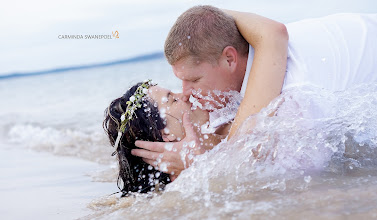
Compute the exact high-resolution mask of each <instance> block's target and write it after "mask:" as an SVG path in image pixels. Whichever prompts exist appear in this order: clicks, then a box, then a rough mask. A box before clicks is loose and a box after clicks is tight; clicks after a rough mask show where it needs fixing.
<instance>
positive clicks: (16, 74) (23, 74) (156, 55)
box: [0, 52, 164, 80]
mask: <svg viewBox="0 0 377 220" xmlns="http://www.w3.org/2000/svg"><path fill="white" fill-rule="evenodd" d="M163 57H164V53H163V52H154V53H149V54H144V55H139V56H135V57H131V58H127V59H121V60H116V61H110V62H102V63H94V64H85V65H76V66H69V67H61V68H53V69H47V70H40V71H32V72H13V73H8V74H5V75H0V80H2V79H9V78H17V77H28V76H38V75H45V74H56V73H64V72H68V71H73V70H82V69H91V68H96V67H105V66H113V65H119V64H125V63H133V62H141V61H146V60H154V59H161V58H163Z"/></svg>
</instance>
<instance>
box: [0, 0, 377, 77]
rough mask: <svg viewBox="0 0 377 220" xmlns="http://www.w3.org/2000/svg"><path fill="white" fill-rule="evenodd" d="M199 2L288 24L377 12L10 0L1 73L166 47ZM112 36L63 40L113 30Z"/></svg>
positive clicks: (149, 0)
mask: <svg viewBox="0 0 377 220" xmlns="http://www.w3.org/2000/svg"><path fill="white" fill-rule="evenodd" d="M198 4H211V5H214V6H217V7H221V8H228V9H234V10H243V11H250V12H255V13H258V14H261V15H264V16H267V17H270V18H272V19H276V20H279V21H281V22H284V23H287V22H291V21H296V20H300V19H304V18H310V17H319V16H323V15H328V14H332V13H338V12H364V13H377V1H374V0H359V1H354V0H343V1H340V0H326V1H325V0H316V1H300V0H286V1H278V0H265V1H260V0H238V1H237V0H235V1H225V0H219V1H215V0H202V1H199V0H180V1H177V0H161V1H158V0H138V1H136V0H134V1H130V0H106V1H104V0H92V1H85V0H64V1H60V0H59V1H57V0H55V1H53V0H34V1H29V0H9V1H2V7H1V8H0V28H1V35H0V48H1V50H0V75H3V74H9V73H13V72H30V71H38V70H45V69H51V68H60V67H69V66H74V65H86V64H92V63H99V62H107V61H113V60H119V59H125V58H129V57H134V56H137V55H142V54H148V53H152V52H156V51H162V50H163V44H164V40H165V37H166V35H167V33H168V31H169V29H170V27H171V26H172V24H173V23H174V21H175V19H176V18H177V17H178V16H179V15H180V14H181V13H182V12H184V11H185V10H186V9H188V8H189V7H191V6H194V5H198ZM115 30H117V31H118V32H119V39H112V40H62V39H59V38H58V36H59V35H65V34H74V35H77V34H81V35H86V34H101V35H102V34H111V32H112V31H115Z"/></svg>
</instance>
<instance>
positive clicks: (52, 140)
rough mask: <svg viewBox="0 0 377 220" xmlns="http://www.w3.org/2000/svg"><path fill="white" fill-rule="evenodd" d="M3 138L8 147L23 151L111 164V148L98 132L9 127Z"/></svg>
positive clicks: (32, 126) (25, 125) (31, 126)
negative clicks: (27, 150) (18, 146)
mask: <svg viewBox="0 0 377 220" xmlns="http://www.w3.org/2000/svg"><path fill="white" fill-rule="evenodd" d="M7 136H8V140H9V142H10V143H11V144H13V145H15V144H17V145H21V147H26V148H27V149H32V150H36V151H42V152H50V153H52V154H54V155H59V156H73V157H78V158H82V159H85V160H89V161H93V162H97V163H101V164H110V163H113V162H114V161H115V158H114V157H111V156H110V155H111V153H112V152H113V149H112V147H111V146H110V144H109V143H108V140H107V137H106V136H105V134H104V132H100V131H98V132H97V131H92V132H84V131H80V130H75V129H70V128H60V129H59V128H54V127H43V126H38V125H32V124H19V125H13V126H11V127H10V129H9V132H8V134H7Z"/></svg>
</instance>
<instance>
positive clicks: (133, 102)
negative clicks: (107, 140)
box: [114, 80, 155, 153]
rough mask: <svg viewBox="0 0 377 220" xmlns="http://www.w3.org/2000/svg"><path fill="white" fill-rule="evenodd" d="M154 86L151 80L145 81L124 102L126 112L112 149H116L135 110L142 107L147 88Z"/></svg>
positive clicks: (122, 117)
mask: <svg viewBox="0 0 377 220" xmlns="http://www.w3.org/2000/svg"><path fill="white" fill-rule="evenodd" d="M154 85H155V84H152V80H147V81H145V82H144V83H143V84H141V85H140V86H139V87H138V88H137V89H136V91H135V93H134V95H132V96H131V97H130V99H129V101H127V102H126V104H127V108H126V111H125V112H124V113H123V114H122V115H121V117H120V120H121V124H120V127H119V129H118V136H117V138H116V141H115V144H114V147H115V148H116V149H118V146H119V143H120V139H121V137H122V134H123V132H124V131H125V129H126V126H127V124H128V123H129V122H130V121H131V120H132V119H133V117H134V116H135V117H136V115H135V112H136V110H137V109H138V108H141V107H142V100H143V97H144V96H145V95H147V94H148V89H149V87H151V86H154ZM115 152H117V150H115ZM115 152H114V153H115Z"/></svg>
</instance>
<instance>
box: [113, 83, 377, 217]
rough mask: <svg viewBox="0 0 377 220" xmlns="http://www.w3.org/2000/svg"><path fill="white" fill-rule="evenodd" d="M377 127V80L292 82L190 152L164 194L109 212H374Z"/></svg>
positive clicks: (207, 214)
mask: <svg viewBox="0 0 377 220" xmlns="http://www.w3.org/2000/svg"><path fill="white" fill-rule="evenodd" d="M271 113H274V114H275V116H274V117H267V115H269V114H271ZM251 122H253V123H254V122H255V124H256V125H255V126H254V127H251V126H250V124H252V123H251ZM376 132H377V85H362V86H359V87H355V88H353V89H352V90H349V91H345V92H336V93H332V92H328V91H325V90H322V89H318V88H314V87H300V88H292V89H290V90H287V91H285V92H284V93H283V94H282V95H281V96H279V97H278V98H277V99H276V100H274V101H273V102H272V103H271V104H270V105H269V106H268V107H267V108H265V109H263V110H262V111H261V112H260V113H259V114H257V115H253V116H251V117H249V118H248V119H247V120H246V121H245V122H244V124H243V125H242V127H241V129H240V130H239V131H238V133H237V134H236V135H235V136H234V138H232V139H231V140H230V141H228V142H223V143H221V144H219V145H218V146H216V147H215V148H214V149H213V150H211V151H210V152H207V153H206V154H204V155H200V156H198V157H196V159H195V162H194V164H193V165H192V166H191V167H190V168H189V169H186V170H184V171H183V172H182V173H181V175H180V176H179V177H178V178H177V179H176V180H175V181H174V182H173V183H171V184H169V185H168V186H167V187H166V191H165V192H164V193H163V194H161V195H154V196H152V197H151V198H150V199H145V200H139V201H138V202H134V203H133V204H132V205H131V206H128V207H127V208H125V209H122V210H118V211H115V212H114V213H113V216H116V217H120V216H128V217H135V218H137V217H143V216H149V217H151V218H152V216H153V218H158V217H163V216H174V217H177V218H220V219H222V218H224V219H226V218H230V217H234V218H250V217H251V216H252V217H255V218H258V217H263V218H266V217H269V218H274V217H277V216H285V217H286V218H288V219H289V217H290V216H291V217H296V218H300V216H301V217H313V218H314V217H318V216H329V215H331V216H344V215H347V216H354V217H355V216H357V215H358V210H360V208H361V207H363V210H364V211H363V215H362V216H363V217H373V213H375V211H377V210H376V208H375V206H376V204H377V201H376V200H375V199H374V198H376V197H375V196H377V195H376V193H374V192H375V191H376V190H377V187H376V183H377V169H376V168H377V133H376ZM365 189H366V190H367V192H368V193H365ZM372 194H373V195H372ZM356 195H357V196H356ZM356 198H362V199H361V200H360V202H357V201H359V200H357V199H356ZM345 201H347V202H345ZM350 201H353V202H351V203H350ZM324 203H326V204H341V205H340V206H336V205H334V206H329V207H323V206H322V205H321V204H324ZM292 207H295V208H292ZM341 207H347V208H346V209H344V208H341ZM296 208H297V209H298V210H301V211H302V213H301V214H299V213H297V212H296V211H295V209H296ZM303 210H305V211H303ZM140 213H142V214H140Z"/></svg>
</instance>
